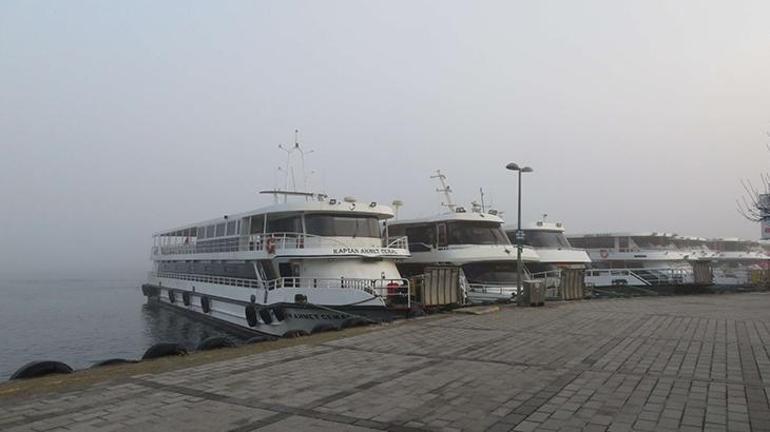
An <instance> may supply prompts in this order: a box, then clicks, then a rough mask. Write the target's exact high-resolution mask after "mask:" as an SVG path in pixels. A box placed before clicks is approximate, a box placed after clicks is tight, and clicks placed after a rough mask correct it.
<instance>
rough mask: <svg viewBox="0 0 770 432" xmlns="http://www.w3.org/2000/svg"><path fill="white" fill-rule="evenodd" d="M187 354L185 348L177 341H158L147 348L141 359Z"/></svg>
mask: <svg viewBox="0 0 770 432" xmlns="http://www.w3.org/2000/svg"><path fill="white" fill-rule="evenodd" d="M183 355H187V348H185V347H183V346H182V345H179V344H178V343H170V342H160V343H156V344H155V345H153V346H151V347H149V348H147V351H145V352H144V355H143V356H142V360H150V359H155V358H160V357H169V356H183Z"/></svg>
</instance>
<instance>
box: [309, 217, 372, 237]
mask: <svg viewBox="0 0 770 432" xmlns="http://www.w3.org/2000/svg"><path fill="white" fill-rule="evenodd" d="M305 229H306V230H307V233H308V234H313V235H318V236H327V237H374V238H380V224H379V221H378V220H377V218H376V217H374V216H347V215H324V214H308V215H305Z"/></svg>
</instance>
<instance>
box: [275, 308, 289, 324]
mask: <svg viewBox="0 0 770 432" xmlns="http://www.w3.org/2000/svg"><path fill="white" fill-rule="evenodd" d="M273 315H275V319H277V320H278V321H283V320H285V319H286V311H284V310H283V308H282V307H280V306H277V307H274V308H273Z"/></svg>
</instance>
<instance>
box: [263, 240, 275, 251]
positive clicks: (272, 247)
mask: <svg viewBox="0 0 770 432" xmlns="http://www.w3.org/2000/svg"><path fill="white" fill-rule="evenodd" d="M265 249H266V250H267V253H269V254H274V253H275V239H274V238H272V237H270V238H269V239H267V242H265Z"/></svg>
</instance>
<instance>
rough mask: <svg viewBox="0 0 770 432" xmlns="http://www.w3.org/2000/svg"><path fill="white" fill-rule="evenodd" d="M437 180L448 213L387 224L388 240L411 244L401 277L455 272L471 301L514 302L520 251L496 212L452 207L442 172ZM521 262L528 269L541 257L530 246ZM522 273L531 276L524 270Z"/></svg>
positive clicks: (401, 269)
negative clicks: (446, 269)
mask: <svg viewBox="0 0 770 432" xmlns="http://www.w3.org/2000/svg"><path fill="white" fill-rule="evenodd" d="M434 177H435V178H439V180H440V181H441V182H442V188H441V189H439V191H440V192H444V193H445V196H446V202H445V203H444V204H445V206H446V207H447V209H448V211H447V212H444V213H441V214H437V215H434V216H430V217H425V218H419V219H410V220H397V221H394V222H390V223H389V224H388V228H387V229H388V232H389V235H391V236H405V237H407V238H408V239H409V251H410V254H411V256H410V257H409V258H407V259H405V260H403V261H400V262H399V263H398V268H399V270H400V271H401V274H402V275H404V276H407V277H409V276H415V275H420V274H423V273H425V269H426V268H428V267H433V266H452V267H457V268H459V270H460V280H461V281H464V283H461V286H464V288H465V296H466V298H467V300H468V301H470V302H472V303H485V302H496V301H511V300H513V299H514V298H515V295H516V291H517V261H516V247H515V246H513V245H511V242H510V241H509V240H508V237H507V236H506V235H505V232H504V231H503V229H502V225H503V219H501V218H500V217H499V216H498V215H496V214H492V213H495V212H494V211H491V213H489V212H484V211H481V209H480V208H479V207H478V206H472V208H471V211H467V210H466V209H465V208H464V207H461V206H457V205H455V204H453V203H452V199H451V196H450V192H451V189H450V188H449V187H448V186H447V185H446V184H445V183H444V179H445V177H444V175H443V174H441V173H440V172H438V174H437V176H434ZM522 260H523V261H524V262H525V263H526V264H529V263H535V262H537V261H538V255H537V253H535V251H534V249H532V248H530V247H527V248H525V249H524V250H523V253H522ZM524 270H525V273H524V274H525V277H528V276H527V271H526V268H525V269H524Z"/></svg>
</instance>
